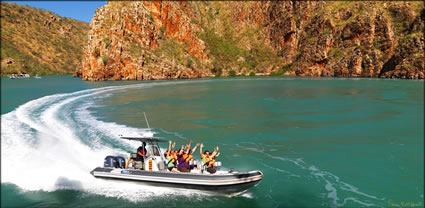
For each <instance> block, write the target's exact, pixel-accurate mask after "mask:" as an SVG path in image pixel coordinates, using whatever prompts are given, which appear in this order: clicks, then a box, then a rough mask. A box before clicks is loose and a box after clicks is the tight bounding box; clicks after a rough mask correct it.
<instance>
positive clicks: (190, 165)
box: [186, 143, 200, 170]
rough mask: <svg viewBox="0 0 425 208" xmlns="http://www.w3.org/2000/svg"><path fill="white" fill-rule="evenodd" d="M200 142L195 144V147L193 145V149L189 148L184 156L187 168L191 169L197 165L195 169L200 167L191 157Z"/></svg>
mask: <svg viewBox="0 0 425 208" xmlns="http://www.w3.org/2000/svg"><path fill="white" fill-rule="evenodd" d="M199 145H200V144H199V143H197V144H196V145H195V147H193V149H191V150H189V153H188V154H187V157H186V161H187V162H188V163H189V170H193V169H194V168H195V167H197V168H196V169H199V168H200V167H198V166H197V165H196V162H195V159H194V158H193V153H194V152H195V151H196V148H197V147H198V146H199Z"/></svg>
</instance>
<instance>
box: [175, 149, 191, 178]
mask: <svg viewBox="0 0 425 208" xmlns="http://www.w3.org/2000/svg"><path fill="white" fill-rule="evenodd" d="M189 146H190V145H186V147H189ZM187 153H188V152H186V151H184V145H182V147H181V148H180V150H179V152H178V154H177V161H178V165H177V170H178V171H180V172H186V173H187V172H190V170H189V163H188V162H187V161H186V158H187V157H188V155H187Z"/></svg>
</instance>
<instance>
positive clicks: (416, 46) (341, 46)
mask: <svg viewBox="0 0 425 208" xmlns="http://www.w3.org/2000/svg"><path fill="white" fill-rule="evenodd" d="M424 20H425V10H424V5H423V2H406V1H404V2H353V1H346V2H344V1H333V2H319V1H312V2H306V1H303V2H300V1H278V2H275V1H270V2H267V1H260V2H255V1H254V2H252V1H248V2H217V1H210V2H192V1H189V2H168V1H161V2H153V1H148V2H125V1H124V2H108V3H107V4H106V5H105V6H104V7H101V8H99V9H98V10H97V11H96V14H95V16H94V17H93V19H92V22H91V24H90V31H89V33H88V40H87V43H86V47H85V48H84V55H83V58H82V61H81V65H80V66H79V67H78V69H77V72H76V74H75V75H76V76H79V77H81V78H82V79H84V80H135V79H136V80H151V79H182V78H198V77H207V76H235V75H256V74H257V75H259V74H261V75H264V74H266V75H283V74H285V75H298V76H338V77H386V78H406V79H423V78H424V53H423V51H424V36H423V31H424Z"/></svg>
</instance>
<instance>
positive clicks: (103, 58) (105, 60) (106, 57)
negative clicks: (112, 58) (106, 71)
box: [102, 56, 109, 65]
mask: <svg viewBox="0 0 425 208" xmlns="http://www.w3.org/2000/svg"><path fill="white" fill-rule="evenodd" d="M108 59H109V58H108V56H102V61H103V64H104V65H106V64H107V63H108Z"/></svg>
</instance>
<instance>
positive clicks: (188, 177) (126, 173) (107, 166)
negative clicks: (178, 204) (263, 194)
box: [90, 137, 263, 196]
mask: <svg viewBox="0 0 425 208" xmlns="http://www.w3.org/2000/svg"><path fill="white" fill-rule="evenodd" d="M121 138H122V139H128V140H134V141H140V142H145V143H148V145H147V146H146V150H147V155H148V156H147V157H146V158H145V160H144V161H145V162H144V163H143V165H141V166H142V167H139V166H137V165H131V164H129V163H130V162H129V161H130V160H132V159H135V157H136V153H131V154H130V157H129V158H128V159H127V161H126V160H125V159H124V158H123V157H120V156H117V157H114V156H107V157H106V158H105V160H104V165H103V167H97V168H95V169H94V170H92V171H91V172H90V173H91V174H92V175H93V176H94V177H96V178H102V179H115V180H125V181H128V182H141V183H145V184H148V185H155V186H158V185H159V186H166V187H173V188H185V189H197V190H205V191H213V192H218V193H221V194H225V195H228V196H234V195H238V194H241V193H243V192H245V191H246V190H247V189H249V188H251V187H253V186H254V185H256V184H258V183H259V182H260V181H261V179H262V178H263V173H262V172H261V171H259V170H254V171H249V172H237V171H234V170H233V169H230V170H228V171H225V170H220V169H219V170H218V171H217V172H216V173H214V174H210V173H209V172H207V171H206V170H205V171H204V170H203V169H202V168H201V169H200V170H192V171H191V172H189V173H183V172H171V171H169V170H168V169H167V168H166V163H165V158H164V156H163V154H162V153H161V149H160V148H159V145H158V143H159V142H167V141H166V140H163V139H160V138H154V137H121ZM217 164H218V165H220V164H221V162H217Z"/></svg>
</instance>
